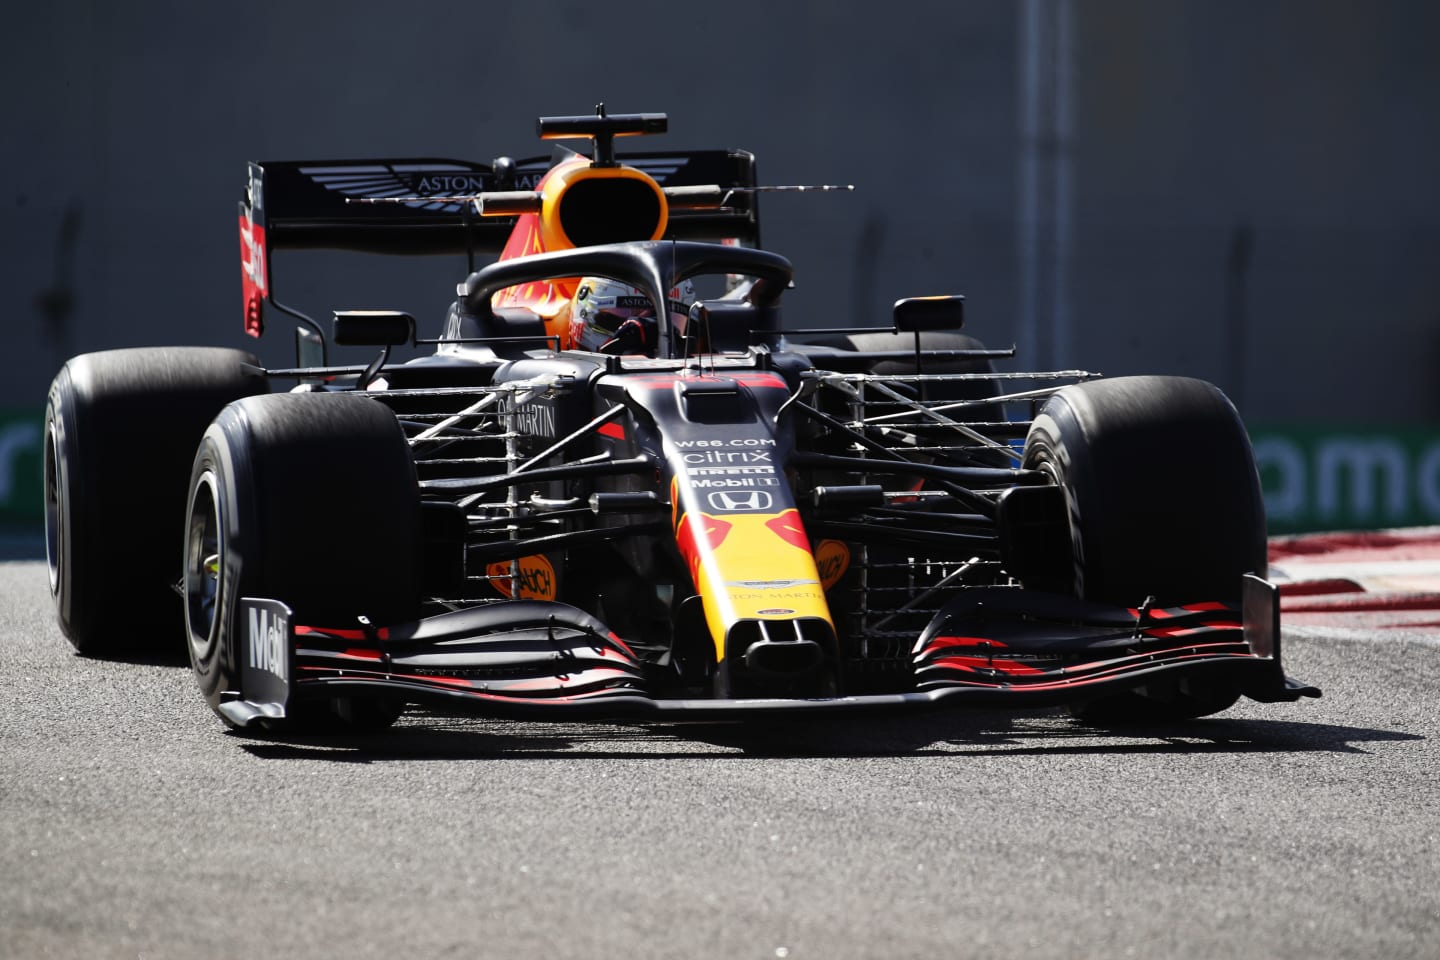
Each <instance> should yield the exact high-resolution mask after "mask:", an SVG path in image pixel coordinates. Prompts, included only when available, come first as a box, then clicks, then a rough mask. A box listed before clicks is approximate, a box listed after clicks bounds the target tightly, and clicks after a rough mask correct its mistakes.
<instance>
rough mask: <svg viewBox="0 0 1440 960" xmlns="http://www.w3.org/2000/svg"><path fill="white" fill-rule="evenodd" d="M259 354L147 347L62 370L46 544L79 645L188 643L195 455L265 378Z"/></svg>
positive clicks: (121, 650)
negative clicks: (226, 410)
mask: <svg viewBox="0 0 1440 960" xmlns="http://www.w3.org/2000/svg"><path fill="white" fill-rule="evenodd" d="M247 364H248V365H251V366H250V367H249V368H247V366H246V365H247ZM254 364H255V357H254V356H253V355H251V354H249V353H246V352H244V351H241V350H230V349H223V348H214V347H156V348H140V349H129V350H110V351H105V352H101V353H88V354H82V355H80V356H77V357H75V358H73V359H71V360H70V361H68V362H67V363H66V364H65V366H64V367H62V368H61V370H60V372H59V374H58V375H57V376H56V377H55V380H54V382H53V383H52V384H51V386H50V395H49V399H48V402H47V404H46V410H45V430H44V434H43V436H44V496H45V533H46V535H45V544H46V555H47V558H48V563H49V571H50V592H51V595H52V597H53V599H54V601H55V609H56V615H57V619H58V620H59V623H60V629H61V631H62V632H63V633H64V634H65V636H66V638H67V639H69V641H70V643H71V644H72V645H74V647H75V649H76V650H77V651H78V652H80V653H82V654H84V655H86V656H95V657H122V656H154V655H161V656H163V655H164V654H166V653H168V652H173V653H174V654H176V655H179V654H180V651H181V643H180V636H181V631H180V625H181V610H180V603H179V601H178V600H177V598H176V596H175V592H174V589H173V587H174V584H175V582H176V581H177V580H178V578H179V575H180V555H179V552H178V550H177V545H178V543H179V539H180V525H181V522H182V520H183V518H184V511H185V482H186V478H187V477H188V476H189V473H190V462H191V460H192V459H193V458H194V455H195V447H196V444H198V443H199V441H200V436H201V434H203V433H204V432H205V427H206V425H208V424H209V423H210V420H211V419H212V418H213V417H214V416H215V414H217V413H219V412H220V410H221V408H222V407H224V406H225V405H226V404H227V403H229V402H230V401H232V400H236V399H239V398H241V397H245V396H250V395H253V394H258V393H263V392H265V391H266V390H267V389H268V387H267V383H266V381H265V378H264V377H263V376H262V375H261V374H259V373H258V372H257V371H256V370H255V369H253V365H254Z"/></svg>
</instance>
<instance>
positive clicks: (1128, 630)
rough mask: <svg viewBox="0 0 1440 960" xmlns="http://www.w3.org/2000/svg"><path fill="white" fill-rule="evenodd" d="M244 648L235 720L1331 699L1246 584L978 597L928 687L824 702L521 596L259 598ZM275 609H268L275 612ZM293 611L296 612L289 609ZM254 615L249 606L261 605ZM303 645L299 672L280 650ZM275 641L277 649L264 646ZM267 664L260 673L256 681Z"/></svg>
mask: <svg viewBox="0 0 1440 960" xmlns="http://www.w3.org/2000/svg"><path fill="white" fill-rule="evenodd" d="M245 603H246V604H248V605H250V606H249V607H247V611H248V610H249V609H254V610H255V611H256V615H255V616H253V617H248V620H247V622H253V623H254V624H255V627H256V629H255V631H251V630H250V629H248V628H247V629H245V630H243V631H242V633H243V634H244V640H243V644H244V645H245V649H244V650H242V651H240V654H241V656H242V657H244V658H246V660H247V662H249V661H252V660H253V661H255V662H256V663H261V662H262V661H263V662H264V663H268V664H271V666H272V669H270V670H269V671H268V673H267V672H265V671H264V670H263V669H261V668H258V667H257V668H255V669H257V670H260V672H261V673H263V674H265V675H264V676H263V677H261V680H262V685H261V686H259V687H257V688H256V690H255V692H254V693H253V694H252V692H251V690H250V688H248V687H247V689H246V693H245V697H244V698H243V699H239V700H232V701H230V702H228V703H225V704H222V705H221V712H222V713H223V714H224V715H225V716H226V719H227V720H229V721H230V722H231V723H233V724H235V725H236V726H241V727H245V726H254V725H260V724H263V723H264V722H265V721H268V720H280V719H283V718H284V716H285V710H286V706H287V705H288V704H290V703H293V702H294V701H295V700H297V699H324V698H331V697H359V696H390V697H395V698H398V699H403V700H406V701H409V702H414V703H422V704H425V705H427V706H429V707H432V708H436V709H439V710H442V711H445V712H454V713H462V714H476V715H488V716H501V717H506V716H508V717H517V718H519V717H524V718H529V719H551V720H581V719H646V718H650V719H685V720H707V719H738V718H740V717H750V716H755V717H758V716H790V715H801V714H806V715H808V714H813V713H816V712H831V713H858V712H899V711H911V710H922V709H936V708H950V707H983V708H992V709H993V708H1040V707H1052V706H1059V705H1064V704H1069V703H1078V702H1084V701H1087V700H1093V699H1095V698H1097V697H1099V696H1103V695H1106V694H1109V693H1119V692H1123V691H1126V690H1137V689H1143V688H1144V687H1146V686H1147V685H1150V684H1155V683H1169V682H1174V681H1177V680H1178V681H1184V680H1187V679H1203V680H1205V681H1207V682H1211V681H1217V680H1223V681H1225V682H1229V683H1232V684H1234V687H1235V689H1236V690H1238V691H1239V692H1241V693H1243V694H1244V695H1246V696H1248V697H1250V698H1251V699H1253V700H1258V701H1261V702H1267V703H1268V702H1280V701H1293V700H1298V699H1299V698H1301V697H1318V696H1320V691H1319V690H1318V689H1316V688H1314V687H1310V686H1306V685H1304V684H1301V683H1298V682H1296V681H1293V680H1290V679H1288V678H1287V677H1286V676H1285V674H1284V671H1283V669H1282V667H1281V663H1280V629H1279V601H1278V592H1277V590H1276V588H1275V587H1274V585H1273V584H1270V583H1268V582H1267V581H1265V580H1263V579H1261V578H1259V577H1254V576H1251V577H1246V578H1245V584H1244V596H1243V599H1242V602H1241V603H1239V604H1227V603H1219V602H1205V603H1196V604H1188V605H1184V606H1179V607H1166V608H1160V607H1145V608H1128V609H1127V608H1123V607H1111V606H1106V605H1102V604H1095V603H1089V602H1085V601H1079V600H1075V599H1074V598H1069V597H1061V596H1054V595H1047V594H1039V593H1035V592H1032V591H1024V590H1017V589H1012V588H995V589H985V590H974V591H969V592H967V593H966V594H965V595H963V596H962V597H960V598H958V599H957V600H955V601H952V603H951V604H949V605H947V606H946V607H945V608H944V609H942V610H941V611H940V613H939V614H938V615H937V616H936V617H935V619H934V621H933V622H932V623H931V625H930V626H929V627H928V628H927V629H926V630H925V632H924V633H923V634H922V635H921V636H920V638H919V639H918V640H917V642H916V644H915V649H914V653H913V665H914V669H915V677H916V683H915V689H914V690H913V691H910V692H904V693H890V694H877V695H867V696H836V697H823V698H811V699H781V698H745V699H732V700H716V699H673V698H663V697H657V696H653V695H652V694H650V693H649V692H647V683H646V674H645V670H644V666H643V664H642V663H641V661H640V659H639V658H638V657H637V656H636V655H635V654H634V652H633V651H632V650H631V649H630V648H629V647H628V646H627V645H626V644H625V643H624V641H623V640H621V639H620V638H619V637H617V636H615V635H614V634H613V633H611V632H610V631H609V630H608V629H607V628H605V626H604V625H603V624H601V623H600V622H599V621H598V620H595V619H594V618H593V617H590V616H589V615H587V614H585V613H583V612H581V611H579V610H576V609H574V608H572V607H567V606H565V605H563V604H559V603H551V602H544V601H533V600H516V601H508V602H503V603H496V604H491V605H487V606H484V607H477V608H471V609H466V610H460V611H455V612H452V613H445V614H441V615H439V616H435V617H430V618H426V619H424V620H421V621H418V622H417V623H413V624H405V625H401V626H394V627H387V628H379V629H376V628H373V627H370V626H368V625H365V626H362V627H360V628H343V629H342V628H319V627H309V626H297V625H294V624H291V623H290V622H289V619H288V617H285V618H281V617H279V616H278V615H277V611H283V610H284V607H283V605H280V604H278V603H275V602H274V601H264V600H249V599H247V600H246V601H245ZM266 611H268V613H269V615H268V616H262V615H261V614H262V613H264V612H266ZM286 612H287V613H288V611H286ZM247 616H248V614H247ZM277 630H278V631H283V632H285V634H286V637H287V638H288V642H287V643H285V649H288V650H289V651H290V655H289V657H288V658H285V660H284V661H283V668H284V669H286V670H288V671H289V675H288V681H287V682H286V683H284V684H281V685H277V684H276V678H275V671H274V669H273V665H274V664H275V662H276V661H274V660H273V659H270V657H272V655H273V654H274V652H275V651H276V650H277V649H278V647H279V646H280V643H281V642H282V641H281V639H280V638H277V637H276V636H275V631H277ZM262 645H263V649H262ZM252 675H253V674H252V673H250V672H247V673H246V674H245V677H246V682H247V684H248V683H249V682H250V678H251V677H252Z"/></svg>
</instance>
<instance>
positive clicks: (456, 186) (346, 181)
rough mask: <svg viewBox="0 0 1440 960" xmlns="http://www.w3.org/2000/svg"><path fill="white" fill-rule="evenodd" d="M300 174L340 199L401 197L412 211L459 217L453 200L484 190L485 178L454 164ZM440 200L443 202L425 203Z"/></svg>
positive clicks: (331, 168)
mask: <svg viewBox="0 0 1440 960" xmlns="http://www.w3.org/2000/svg"><path fill="white" fill-rule="evenodd" d="M300 172H301V173H302V174H303V175H305V176H307V177H309V178H310V179H311V180H314V181H315V182H316V183H318V184H320V185H321V186H322V187H324V188H325V189H326V190H332V191H334V192H335V193H338V194H340V195H341V196H344V197H347V198H351V199H355V200H385V199H391V198H400V197H404V198H406V199H404V200H398V199H397V201H396V202H398V203H403V204H404V205H405V206H407V207H410V208H411V209H413V210H439V211H443V212H445V213H459V212H460V209H461V206H462V204H461V202H460V201H459V200H457V199H456V198H457V197H459V196H464V195H467V194H476V193H480V192H482V191H484V190H486V189H488V186H489V185H488V182H487V181H488V178H487V177H486V176H485V174H484V173H483V172H482V171H480V170H476V169H475V168H473V167H467V166H463V165H461V164H458V163H375V164H344V165H337V166H313V167H301V168H300ZM426 197H444V198H445V200H444V201H436V200H426V199H424V198H426Z"/></svg>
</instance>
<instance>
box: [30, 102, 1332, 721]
mask: <svg viewBox="0 0 1440 960" xmlns="http://www.w3.org/2000/svg"><path fill="white" fill-rule="evenodd" d="M665 127H666V120H665V117H664V115H661V114H629V115H607V114H606V113H605V112H604V110H603V108H602V109H601V110H599V111H597V114H596V115H595V116H581V117H552V118H542V119H541V120H540V121H539V132H540V136H541V137H542V138H545V139H569V140H581V141H589V143H588V146H589V151H588V153H584V154H582V153H575V152H571V151H569V150H568V149H565V148H558V149H557V150H556V152H555V154H554V155H552V156H547V157H538V158H535V159H532V160H519V161H517V160H512V159H508V158H501V159H498V160H496V161H494V162H492V163H468V162H460V161H452V160H433V159H416V160H381V161H363V162H361V161H336V162H314V163H303V162H302V163H297V162H279V163H260V164H252V165H251V166H250V170H249V182H248V187H247V190H246V194H245V199H244V200H243V202H242V203H241V205H240V221H239V226H240V238H241V259H242V268H243V289H244V306H245V329H246V331H247V332H248V333H249V334H251V335H253V336H259V335H261V334H262V333H263V331H264V330H265V327H266V324H267V321H273V320H274V319H275V318H276V317H290V318H291V319H293V320H294V321H295V322H296V324H297V325H296V328H295V335H296V344H297V357H298V359H297V363H296V365H295V366H294V367H291V368H285V369H264V368H262V367H261V366H260V365H259V364H258V363H257V362H256V360H255V358H254V356H253V355H251V354H249V353H246V352H243V351H238V350H227V349H214V348H158V349H142V350H121V351H111V352H105V353H97V354H88V355H84V356H79V357H76V358H74V359H72V360H70V361H69V362H68V363H67V364H66V365H65V367H64V368H63V369H62V370H61V372H60V374H59V375H58V377H57V378H56V380H55V382H54V385H53V387H52V389H51V392H50V397H49V406H48V410H47V415H46V432H45V437H46V444H45V490H46V518H47V545H48V556H49V568H50V583H51V589H52V592H53V594H54V598H55V602H56V605H57V610H58V615H59V621H60V624H61V627H62V628H63V630H64V632H65V633H66V635H67V636H68V637H69V639H70V640H71V642H72V643H73V644H74V645H75V646H76V648H77V649H78V650H79V651H80V652H82V653H85V654H91V655H98V656H112V655H117V654H119V653H122V652H125V651H127V650H133V649H135V648H136V647H137V646H142V647H143V646H146V645H150V646H151V647H152V648H153V645H155V644H157V643H170V642H172V641H174V643H175V645H176V647H177V648H178V646H179V644H180V642H181V641H180V638H181V637H183V638H184V641H183V642H184V645H185V646H186V647H187V648H188V650H189V657H190V661H191V664H192V666H193V668H194V672H195V676H196V677H197V679H198V681H199V685H200V689H201V691H202V692H203V693H204V696H205V697H206V699H207V700H208V702H209V704H210V706H211V707H212V708H213V709H214V710H215V711H216V712H217V713H218V714H219V715H220V717H222V718H223V719H224V720H225V722H226V723H228V724H230V725H232V726H235V727H240V728H254V727H259V728H268V729H281V730H284V729H291V730H298V729H305V728H311V727H314V726H315V725H316V724H322V725H331V726H333V725H335V724H340V725H348V726H351V727H355V728H365V727H377V726H383V725H385V724H387V723H389V722H391V721H393V720H394V719H395V718H396V717H397V716H398V715H399V714H400V712H401V711H402V710H403V709H404V708H405V707H406V705H411V704H418V705H422V706H423V707H425V708H428V709H432V710H440V711H453V712H464V713H477V714H493V715H501V716H531V717H544V718H555V719H565V718H596V717H615V718H626V717H628V718H670V717H674V718H681V719H692V718H693V719H714V718H736V717H742V716H751V715H768V716H774V715H810V714H814V713H818V712H826V711H830V712H838V711H863V710H904V709H920V708H938V707H950V706H957V707H958V706H976V705H978V706H986V707H1017V708H1034V707H1052V706H1062V705H1063V706H1069V707H1071V708H1072V709H1073V710H1074V711H1075V712H1076V713H1077V714H1079V715H1081V716H1088V717H1100V718H1110V719H1120V720H1124V719H1134V720H1146V719H1156V718H1182V717H1193V716H1200V715H1204V714H1209V713H1214V712H1216V711H1219V710H1223V709H1225V708H1227V707H1228V706H1230V705H1231V704H1232V703H1234V702H1235V701H1236V700H1237V699H1238V698H1239V697H1241V696H1248V697H1250V698H1252V699H1255V700H1260V701H1266V702H1271V701H1290V700H1296V699H1298V698H1300V697H1302V696H1318V695H1319V691H1317V690H1315V689H1314V688H1312V687H1307V686H1304V685H1302V684H1299V683H1296V682H1294V681H1291V680H1289V679H1287V678H1286V676H1285V674H1284V673H1283V671H1282V668H1281V662H1280V639H1281V638H1280V630H1279V619H1278V612H1277V610H1278V605H1277V601H1276V591H1275V588H1274V587H1273V586H1272V585H1271V584H1270V583H1268V582H1267V581H1266V580H1265V579H1264V578H1265V574H1266V543H1265V518H1264V510H1263V505H1262V501H1261V497H1260V491H1259V487H1258V481H1257V477H1256V471H1255V466H1254V461H1253V457H1252V453H1251V448H1250V444H1249V440H1248V438H1247V435H1246V433H1245V430H1244V427H1243V426H1242V424H1241V422H1240V420H1239V418H1238V417H1237V415H1236V412H1235V410H1234V408H1233V407H1232V406H1231V404H1230V403H1229V402H1228V401H1227V400H1226V398H1225V397H1224V396H1223V395H1222V394H1221V393H1220V392H1219V391H1218V390H1217V389H1216V388H1215V387H1213V386H1211V385H1209V384H1207V383H1204V382H1201V381H1197V380H1189V379H1183V378H1172V377H1130V378H1116V379H1102V378H1099V377H1098V376H1096V375H1093V374H1090V373H1086V372H1083V371H1060V372H1002V371H1001V370H999V369H997V362H999V361H1004V360H1006V359H1008V358H1010V356H1011V354H1012V352H1013V351H1007V350H989V349H985V348H984V347H983V346H981V344H980V343H979V342H978V341H976V340H974V339H972V338H970V337H968V336H966V335H965V334H961V333H959V332H958V331H959V329H960V327H961V324H962V320H963V301H962V300H961V298H959V297H954V296H943V297H919V298H911V299H905V300H901V301H899V302H898V303H896V304H895V307H894V311H893V316H892V317H890V318H888V319H889V321H890V326H889V327H887V328H883V329H864V330H856V329H835V328H827V327H825V325H824V324H823V323H817V322H815V321H814V320H813V319H810V320H806V321H802V322H798V323H797V322H794V321H793V320H792V319H791V318H790V317H789V316H787V315H784V314H782V301H783V300H784V299H785V295H786V291H787V289H788V288H789V287H790V286H791V279H792V273H793V271H792V267H791V264H790V263H789V261H787V260H786V259H785V258H783V257H781V256H778V255H776V254H774V253H770V252H766V251H764V250H762V249H759V248H758V241H759V198H760V196H761V195H762V193H763V191H764V190H765V189H767V188H763V187H760V186H759V185H758V183H757V179H756V176H755V163H754V158H753V157H752V156H751V155H750V154H748V153H745V152H743V151H733V150H731V151H687V152H676V153H655V152H651V153H632V154H625V155H621V154H617V152H616V150H615V140H616V139H617V138H620V137H626V136H636V135H642V134H650V133H658V132H662V131H664V129H665ZM581 145H582V146H584V144H583V143H582V144H581ZM780 189H785V188H780ZM316 247H323V248H339V249H346V250H358V251H367V252H372V253H434V254H438V253H449V254H453V255H464V256H467V257H468V259H469V262H470V269H469V271H468V276H466V277H465V278H464V280H463V282H462V283H460V284H459V287H458V289H457V295H456V299H455V301H454V303H453V304H452V305H451V306H450V308H449V311H448V313H447V315H446V317H445V319H444V321H443V323H440V324H437V326H438V327H439V335H438V336H436V337H434V338H433V339H425V338H420V337H418V335H417V324H416V321H415V320H414V319H413V317H412V316H411V315H409V314H406V313H401V312H397V311H389V310H346V311H338V312H336V313H335V315H334V317H333V322H332V323H331V324H330V325H329V327H328V329H327V328H326V327H325V326H323V325H322V324H320V323H318V322H316V321H314V320H313V319H311V318H309V317H307V316H304V315H302V314H300V313H299V312H298V311H295V310H293V309H291V308H289V307H286V306H284V305H283V304H282V303H281V302H280V301H279V300H277V299H276V291H275V286H274V283H273V279H272V276H271V264H272V258H273V257H274V255H275V253H276V252H277V251H282V250H286V249H297V248H316ZM481 257H483V258H484V259H486V260H490V259H491V258H492V257H495V259H494V260H493V262H490V263H488V265H485V266H481V267H479V268H478V269H477V268H476V263H477V258H481ZM332 342H333V343H336V344H351V345H362V346H366V345H368V346H370V347H372V348H374V349H375V350H376V351H377V353H378V355H377V356H376V357H375V359H374V361H373V362H371V363H369V364H366V365H364V366H358V365H357V366H344V365H336V364H331V363H329V362H328V353H329V350H328V347H329V344H330V343H332ZM400 344H412V345H413V344H422V345H425V346H426V348H427V349H426V350H425V351H423V355H422V356H420V357H419V358H418V359H411V360H407V361H404V362H401V361H392V360H391V358H390V351H391V348H392V347H394V346H396V345H400ZM430 348H433V349H430ZM136 424H147V425H150V428H147V429H146V430H143V431H137V430H136V429H135V428H134V425H136ZM160 424H164V425H165V428H164V429H160V428H159V426H158V425H160ZM139 466H143V469H137V467H139ZM177 594H178V599H177V596H176V595H177ZM118 610H126V611H129V613H128V614H127V615H126V616H125V617H124V618H120V617H117V615H116V611H118Z"/></svg>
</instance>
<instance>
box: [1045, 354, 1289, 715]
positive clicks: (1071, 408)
mask: <svg viewBox="0 0 1440 960" xmlns="http://www.w3.org/2000/svg"><path fill="white" fill-rule="evenodd" d="M1024 466H1025V467H1026V468H1028V469H1035V470H1042V471H1045V472H1047V473H1049V474H1050V475H1051V476H1052V478H1053V479H1054V482H1055V483H1056V484H1057V485H1058V486H1060V487H1061V489H1062V490H1063V491H1064V495H1065V503H1066V507H1067V512H1068V516H1069V528H1070V542H1071V561H1072V562H1071V566H1070V570H1071V575H1070V577H1069V578H1068V580H1067V582H1064V583H1061V584H1058V585H1052V584H1046V585H1044V586H1045V587H1048V588H1052V589H1061V590H1063V591H1064V592H1068V593H1072V594H1073V595H1075V596H1078V597H1081V598H1084V599H1088V600H1095V601H1099V602H1102V603H1113V604H1120V605H1125V606H1139V605H1140V604H1142V603H1144V602H1145V600H1146V598H1147V597H1153V598H1154V599H1155V601H1156V603H1158V604H1160V605H1162V606H1163V605H1167V604H1179V603H1189V602H1194V601H1197V600H1217V599H1225V600H1228V599H1238V598H1239V594H1240V585H1241V578H1242V577H1243V576H1244V575H1245V574H1247V573H1255V574H1259V575H1262V576H1263V575H1264V574H1265V572H1266V539H1265V507H1264V501H1263V499H1262V498H1261V493H1260V483H1259V477H1258V474H1257V473H1256V470H1255V460H1254V454H1253V452H1252V450H1251V447H1250V440H1249V437H1248V435H1247V434H1246V432H1245V427H1244V425H1243V424H1242V423H1241V421H1240V417H1239V415H1238V414H1237V413H1236V411H1235V408H1234V407H1233V406H1232V405H1231V404H1230V401H1229V400H1227V399H1226V398H1225V396H1224V394H1222V393H1221V392H1220V391H1219V390H1218V389H1217V388H1216V387H1214V386H1213V385H1211V384H1209V383H1206V382H1204V381H1201V380H1192V379H1188V378H1182V377H1120V378H1115V379H1112V380H1096V381H1091V382H1087V383H1082V384H1077V385H1074V386H1070V387H1066V388H1064V389H1062V390H1060V391H1058V392H1057V393H1056V394H1055V395H1054V396H1052V397H1051V398H1050V399H1048V400H1047V401H1046V402H1045V404H1044V406H1043V407H1042V408H1041V411H1040V413H1039V415H1038V416H1037V417H1036V418H1035V421H1034V424H1033V426H1032V427H1031V429H1030V433H1029V436H1028V438H1027V440H1026V444H1025V457H1024ZM1237 698H1238V691H1235V690H1233V689H1229V688H1228V687H1226V686H1223V685H1206V684H1203V683H1198V684H1188V685H1187V686H1186V687H1185V688H1184V689H1180V688H1175V689H1165V690H1153V689H1147V690H1146V691H1141V692H1137V693H1136V694H1134V695H1125V696H1120V697H1107V698H1104V699H1102V700H1098V701H1095V702H1094V703H1092V704H1090V705H1088V706H1087V707H1085V708H1084V709H1082V710H1081V711H1080V713H1081V714H1082V716H1084V717H1085V718H1086V719H1097V720H1105V721H1115V720H1156V719H1182V718H1187V717H1195V716H1203V715H1205V714H1209V713H1215V712H1218V711H1220V710H1223V709H1225V708H1226V707H1228V706H1230V705H1231V704H1232V703H1234V702H1235V700H1236V699H1237Z"/></svg>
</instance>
